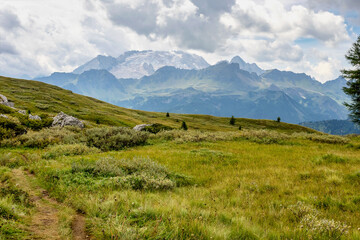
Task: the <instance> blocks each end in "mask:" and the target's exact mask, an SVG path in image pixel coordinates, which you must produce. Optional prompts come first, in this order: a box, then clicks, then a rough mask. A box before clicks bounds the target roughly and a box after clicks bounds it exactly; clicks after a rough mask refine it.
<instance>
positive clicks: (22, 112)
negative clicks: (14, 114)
mask: <svg viewBox="0 0 360 240" xmlns="http://www.w3.org/2000/svg"><path fill="white" fill-rule="evenodd" d="M18 113H20V114H22V115H26V110H19V111H18Z"/></svg>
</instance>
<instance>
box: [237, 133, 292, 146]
mask: <svg viewBox="0 0 360 240" xmlns="http://www.w3.org/2000/svg"><path fill="white" fill-rule="evenodd" d="M241 137H242V138H244V139H247V140H250V141H253V142H256V143H265V144H272V143H281V142H283V141H285V140H288V139H289V138H290V137H289V136H288V135H286V134H284V133H279V132H277V131H269V130H244V131H242V132H241Z"/></svg>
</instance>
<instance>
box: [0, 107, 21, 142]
mask: <svg viewBox="0 0 360 240" xmlns="http://www.w3.org/2000/svg"><path fill="white" fill-rule="evenodd" d="M0 105H1V104H0ZM24 133H26V129H25V128H24V127H23V126H21V125H19V124H17V123H15V122H13V121H10V120H9V119H6V118H2V117H0V141H1V140H3V139H6V138H13V137H16V136H18V135H21V134H24Z"/></svg>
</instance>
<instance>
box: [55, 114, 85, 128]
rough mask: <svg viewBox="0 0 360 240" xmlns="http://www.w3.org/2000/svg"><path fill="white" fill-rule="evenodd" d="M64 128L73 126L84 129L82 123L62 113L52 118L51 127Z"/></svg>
mask: <svg viewBox="0 0 360 240" xmlns="http://www.w3.org/2000/svg"><path fill="white" fill-rule="evenodd" d="M56 126H59V127H64V126H75V127H80V128H83V127H85V125H84V123H83V122H82V121H80V120H79V119H77V118H76V117H73V116H70V115H67V114H65V113H63V112H60V113H59V114H58V115H56V116H55V117H54V121H53V123H52V127H56Z"/></svg>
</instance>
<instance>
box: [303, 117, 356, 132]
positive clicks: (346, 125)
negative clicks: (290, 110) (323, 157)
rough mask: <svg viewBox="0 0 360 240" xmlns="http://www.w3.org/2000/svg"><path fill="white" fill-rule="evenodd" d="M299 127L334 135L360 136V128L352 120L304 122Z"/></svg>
mask: <svg viewBox="0 0 360 240" xmlns="http://www.w3.org/2000/svg"><path fill="white" fill-rule="evenodd" d="M299 125H301V126H305V127H308V128H312V129H315V130H317V131H320V132H324V133H328V134H334V135H347V134H360V126H358V125H356V124H355V123H353V122H352V121H350V120H327V121H319V122H303V123H300V124H299Z"/></svg>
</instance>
